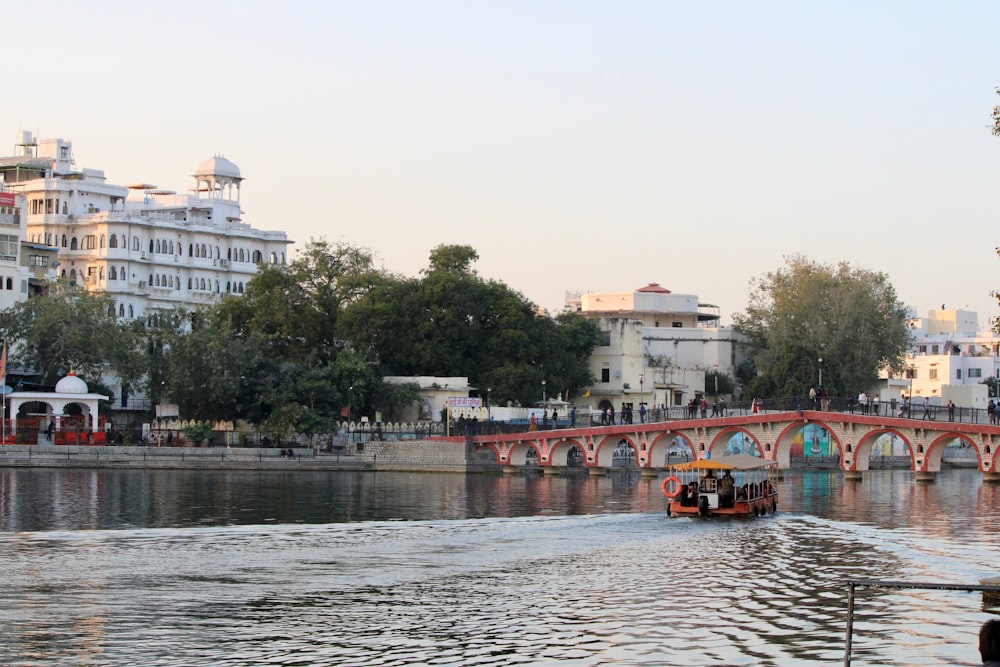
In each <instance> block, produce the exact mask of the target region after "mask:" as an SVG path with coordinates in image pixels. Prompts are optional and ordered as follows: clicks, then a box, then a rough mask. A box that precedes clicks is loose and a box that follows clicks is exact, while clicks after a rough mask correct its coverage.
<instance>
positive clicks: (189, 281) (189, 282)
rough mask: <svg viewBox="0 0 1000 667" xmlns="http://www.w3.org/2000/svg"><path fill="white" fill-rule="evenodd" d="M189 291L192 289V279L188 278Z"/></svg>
mask: <svg viewBox="0 0 1000 667" xmlns="http://www.w3.org/2000/svg"><path fill="white" fill-rule="evenodd" d="M188 289H191V279H190V278H188Z"/></svg>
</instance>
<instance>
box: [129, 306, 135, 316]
mask: <svg viewBox="0 0 1000 667" xmlns="http://www.w3.org/2000/svg"><path fill="white" fill-rule="evenodd" d="M128 316H129V317H135V311H134V310H132V305H131V304H129V307H128Z"/></svg>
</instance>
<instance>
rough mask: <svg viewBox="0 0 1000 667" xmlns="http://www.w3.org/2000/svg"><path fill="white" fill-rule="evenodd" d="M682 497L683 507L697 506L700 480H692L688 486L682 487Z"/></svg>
mask: <svg viewBox="0 0 1000 667" xmlns="http://www.w3.org/2000/svg"><path fill="white" fill-rule="evenodd" d="M680 499H681V507H697V506H698V482H690V483H689V484H688V485H687V486H685V487H684V488H682V489H681V494H680Z"/></svg>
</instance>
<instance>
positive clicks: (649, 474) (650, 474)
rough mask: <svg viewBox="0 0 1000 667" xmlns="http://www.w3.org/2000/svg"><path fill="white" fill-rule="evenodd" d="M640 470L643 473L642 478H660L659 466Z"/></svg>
mask: <svg viewBox="0 0 1000 667" xmlns="http://www.w3.org/2000/svg"><path fill="white" fill-rule="evenodd" d="M639 471H640V472H641V473H642V478H643V479H646V478H652V479H658V478H659V477H660V470H659V468H640V469H639Z"/></svg>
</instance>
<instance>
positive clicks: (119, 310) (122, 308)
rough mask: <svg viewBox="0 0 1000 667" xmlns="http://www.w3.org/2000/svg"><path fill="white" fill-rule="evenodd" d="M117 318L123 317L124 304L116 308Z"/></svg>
mask: <svg viewBox="0 0 1000 667" xmlns="http://www.w3.org/2000/svg"><path fill="white" fill-rule="evenodd" d="M118 317H125V304H124V303H123V304H121V305H120V306H118Z"/></svg>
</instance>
